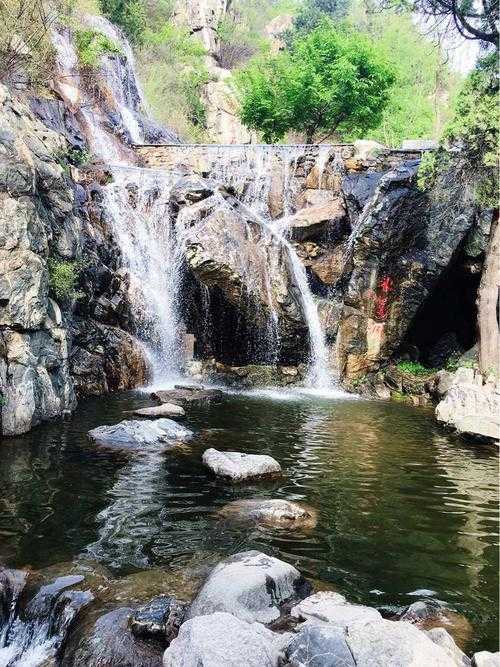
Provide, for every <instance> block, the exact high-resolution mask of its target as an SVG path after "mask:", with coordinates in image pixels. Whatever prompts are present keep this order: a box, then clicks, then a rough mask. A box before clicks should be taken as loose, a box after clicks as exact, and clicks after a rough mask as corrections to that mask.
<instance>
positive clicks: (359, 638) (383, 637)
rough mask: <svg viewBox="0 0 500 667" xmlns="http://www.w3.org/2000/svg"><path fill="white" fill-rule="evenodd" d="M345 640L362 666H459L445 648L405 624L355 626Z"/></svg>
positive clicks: (402, 622) (383, 622)
mask: <svg viewBox="0 0 500 667" xmlns="http://www.w3.org/2000/svg"><path fill="white" fill-rule="evenodd" d="M346 641H347V644H348V646H349V649H350V651H351V653H352V655H353V658H354V661H355V664H356V665H359V666H360V667H361V666H363V667H369V666H370V667H371V666H373V667H422V666H423V665H425V667H456V663H455V661H454V660H453V659H452V658H451V657H450V656H449V654H448V653H447V652H446V651H445V650H444V649H442V648H441V647H440V646H438V645H437V644H435V643H434V642H433V641H432V640H431V639H429V637H428V636H427V635H426V634H425V633H424V632H421V631H420V630H418V629H417V628H416V627H415V626H414V625H412V624H411V623H406V622H404V621H384V620H379V621H372V622H368V623H356V622H355V623H352V624H351V625H349V626H348V628H347V633H346Z"/></svg>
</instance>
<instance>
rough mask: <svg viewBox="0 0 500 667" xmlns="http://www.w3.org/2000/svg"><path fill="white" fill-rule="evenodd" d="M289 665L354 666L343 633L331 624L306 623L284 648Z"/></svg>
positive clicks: (308, 666)
mask: <svg viewBox="0 0 500 667" xmlns="http://www.w3.org/2000/svg"><path fill="white" fill-rule="evenodd" d="M285 654H286V657H287V659H288V664H289V665H290V667H338V666H339V665H342V667H356V663H355V662H354V658H353V656H352V653H351V651H350V650H349V646H348V645H347V641H346V637H345V633H344V631H343V630H342V629H341V628H338V627H335V626H332V625H326V624H322V625H306V626H304V627H303V628H302V629H301V630H300V632H299V633H298V634H297V635H296V636H295V637H294V638H293V639H292V640H291V642H290V643H289V644H288V646H287V647H286V648H285Z"/></svg>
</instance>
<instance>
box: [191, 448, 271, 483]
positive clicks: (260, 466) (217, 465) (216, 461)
mask: <svg viewBox="0 0 500 667" xmlns="http://www.w3.org/2000/svg"><path fill="white" fill-rule="evenodd" d="M202 460H203V463H204V464H205V465H206V466H207V468H210V470H211V471H212V472H213V473H214V474H215V475H217V476H218V477H222V478H224V479H227V480H230V481H231V482H244V481H245V480H250V479H259V478H271V477H277V476H278V477H279V476H280V475H281V466H280V464H279V463H278V462H277V461H275V459H273V458H272V457H271V456H267V455H266V454H243V453H241V452H220V451H218V450H217V449H213V448H211V449H207V450H206V451H205V452H204V453H203V457H202Z"/></svg>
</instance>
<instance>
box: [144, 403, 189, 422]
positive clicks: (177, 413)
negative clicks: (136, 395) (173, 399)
mask: <svg viewBox="0 0 500 667" xmlns="http://www.w3.org/2000/svg"><path fill="white" fill-rule="evenodd" d="M134 415H137V416H138V417H148V418H152V419H154V418H156V417H185V416H186V412H185V410H184V408H181V406H180V405H174V404H173V403H164V404H163V405H155V406H153V407H152V408H138V409H137V410H134Z"/></svg>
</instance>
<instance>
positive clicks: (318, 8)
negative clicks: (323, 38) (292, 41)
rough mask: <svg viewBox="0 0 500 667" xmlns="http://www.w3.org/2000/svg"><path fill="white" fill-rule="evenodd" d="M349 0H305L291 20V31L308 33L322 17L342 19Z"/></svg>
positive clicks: (317, 24) (316, 25)
mask: <svg viewBox="0 0 500 667" xmlns="http://www.w3.org/2000/svg"><path fill="white" fill-rule="evenodd" d="M349 5H350V0H305V2H304V3H303V4H302V6H301V7H300V9H299V11H298V13H297V16H296V17H295V18H294V21H293V31H294V32H300V33H304V34H306V33H309V32H311V31H312V30H314V29H315V28H317V27H318V26H319V24H320V23H321V21H322V20H323V19H324V18H330V19H333V20H337V21H338V20H340V19H344V18H345V17H346V15H347V12H348V10H349Z"/></svg>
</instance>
